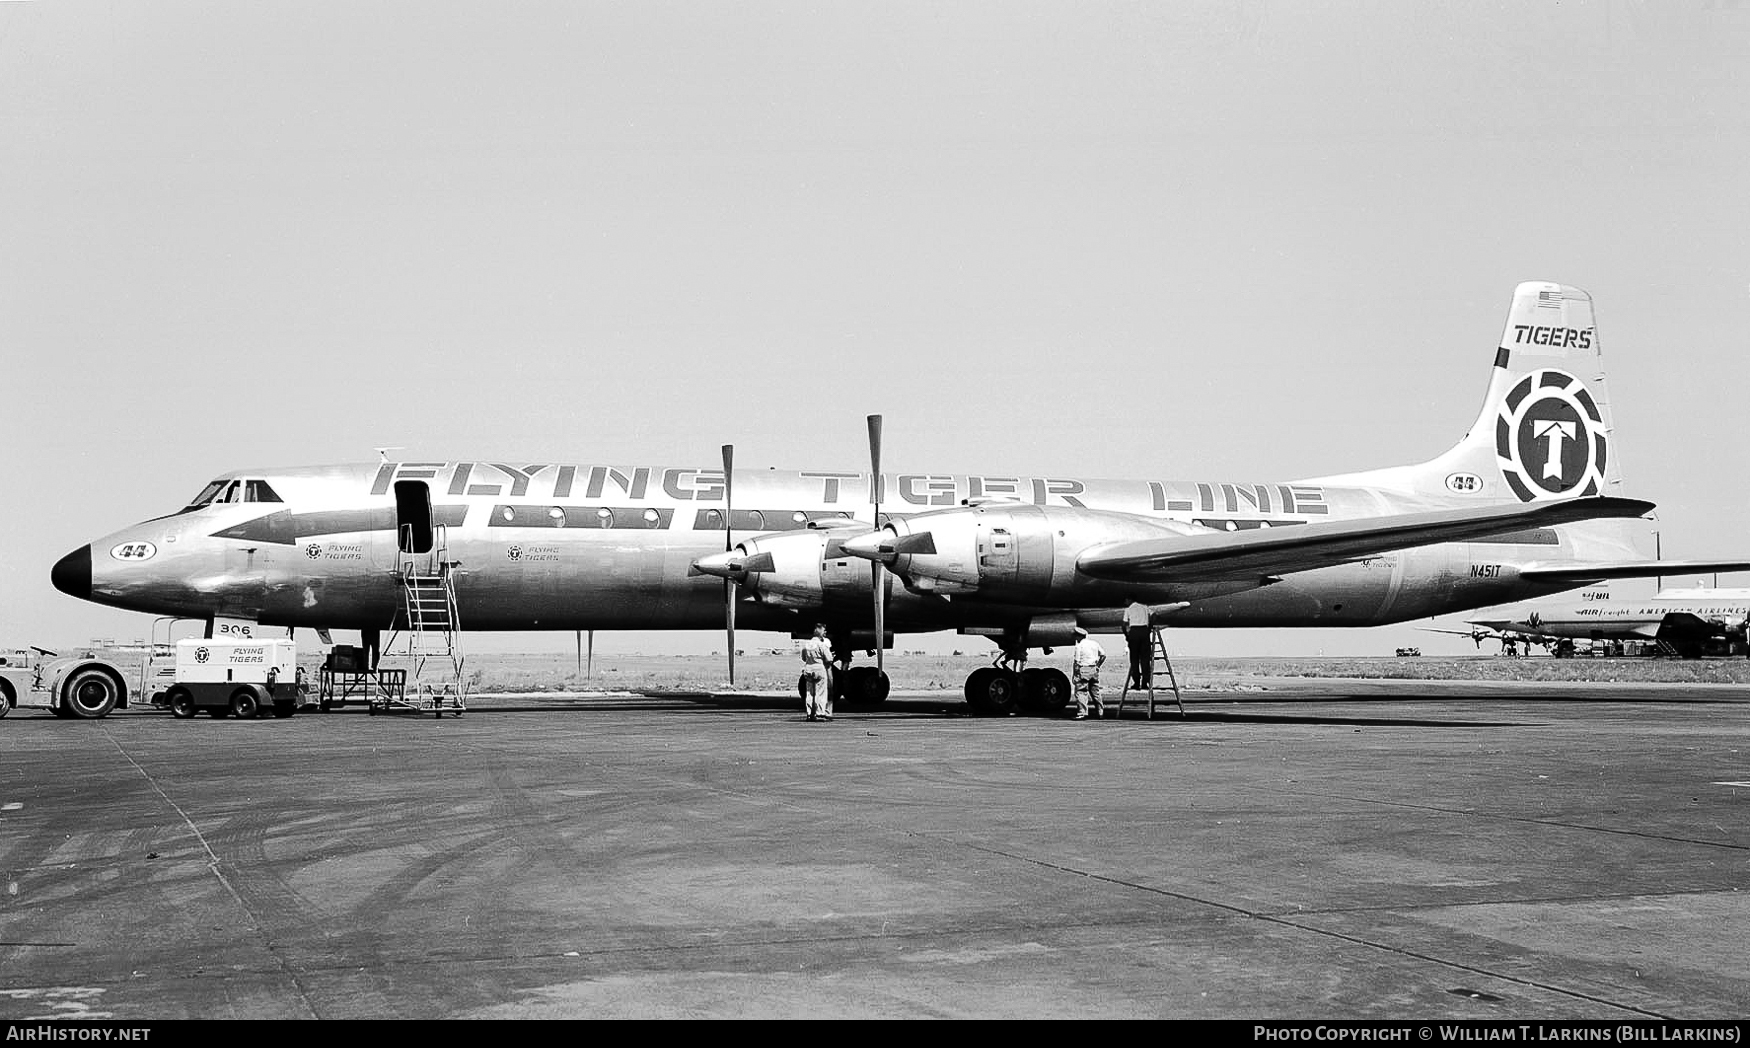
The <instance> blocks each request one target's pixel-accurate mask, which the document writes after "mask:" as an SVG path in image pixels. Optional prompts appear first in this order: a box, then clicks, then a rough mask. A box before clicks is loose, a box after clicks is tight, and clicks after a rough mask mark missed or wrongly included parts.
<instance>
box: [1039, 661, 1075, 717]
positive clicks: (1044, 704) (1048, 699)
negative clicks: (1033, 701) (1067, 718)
mask: <svg viewBox="0 0 1750 1048" xmlns="http://www.w3.org/2000/svg"><path fill="white" fill-rule="evenodd" d="M1074 694H1075V691H1074V686H1073V685H1071V684H1070V682H1069V674H1067V673H1065V672H1063V671H1062V670H1056V669H1043V670H1040V671H1039V697H1038V700H1037V701H1038V703H1039V712H1040V714H1042V715H1043V716H1046V717H1055V716H1057V715H1058V714H1060V713H1062V712H1063V709H1064V707H1065V706H1068V705H1069V700H1070V698H1071V697H1072V696H1073V695H1074Z"/></svg>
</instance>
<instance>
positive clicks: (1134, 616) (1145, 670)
mask: <svg viewBox="0 0 1750 1048" xmlns="http://www.w3.org/2000/svg"><path fill="white" fill-rule="evenodd" d="M1151 639H1152V638H1151V637H1150V636H1149V628H1148V605H1147V604H1144V603H1143V602H1142V601H1140V600H1134V599H1133V600H1132V601H1131V602H1130V606H1129V607H1128V608H1125V609H1124V643H1125V644H1126V645H1128V646H1129V648H1130V686H1131V687H1132V688H1135V689H1137V690H1138V691H1148V690H1152V689H1153V688H1154V681H1155V653H1154V645H1153V644H1151V643H1149V641H1150V640H1151Z"/></svg>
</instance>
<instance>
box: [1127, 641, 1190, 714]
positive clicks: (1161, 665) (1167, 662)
mask: <svg viewBox="0 0 1750 1048" xmlns="http://www.w3.org/2000/svg"><path fill="white" fill-rule="evenodd" d="M1149 632H1150V633H1152V634H1154V669H1153V671H1152V672H1151V673H1150V674H1149V677H1148V680H1146V681H1144V682H1143V685H1142V687H1139V688H1138V689H1137V690H1138V691H1143V690H1145V689H1146V690H1147V691H1148V719H1149V720H1154V719H1155V681H1154V679H1155V677H1156V676H1157V675H1159V674H1160V672H1161V671H1162V670H1163V669H1164V670H1166V671H1167V681H1168V683H1170V684H1172V686H1173V701H1174V702H1176V703H1178V704H1179V716H1181V717H1183V716H1185V700H1183V699H1181V698H1180V697H1179V678H1178V677H1175V676H1174V675H1173V660H1172V658H1171V657H1169V656H1168V655H1167V639H1166V637H1165V636H1163V635H1162V632H1161V629H1160V627H1158V626H1157V627H1155V628H1153V629H1151V630H1149ZM1130 684H1131V680H1130V675H1129V674H1128V673H1126V674H1125V676H1124V690H1123V691H1121V692H1119V693H1118V716H1120V717H1122V716H1124V700H1125V698H1126V697H1128V696H1129V695H1130Z"/></svg>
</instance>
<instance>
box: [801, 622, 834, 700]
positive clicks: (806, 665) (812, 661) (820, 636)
mask: <svg viewBox="0 0 1750 1048" xmlns="http://www.w3.org/2000/svg"><path fill="white" fill-rule="evenodd" d="M831 673H832V643H831V642H830V641H828V640H827V639H826V627H825V626H815V627H814V636H812V637H810V638H808V639H807V640H805V641H803V642H802V678H801V680H800V681H799V682H798V683H799V684H800V685H801V687H802V711H803V712H804V713H806V714H808V719H809V720H832V686H831V685H830V684H829V683H828V680H829V675H830V674H831Z"/></svg>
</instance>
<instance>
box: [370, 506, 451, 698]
mask: <svg viewBox="0 0 1750 1048" xmlns="http://www.w3.org/2000/svg"><path fill="white" fill-rule="evenodd" d="M400 531H401V537H400V548H401V555H400V558H399V561H400V576H401V612H400V614H399V615H398V616H397V618H396V620H395V624H394V625H395V632H394V633H392V634H391V635H390V637H389V643H388V645H387V646H386V647H385V649H384V654H385V657H391V658H399V659H401V660H403V661H404V662H405V663H406V668H405V673H406V677H405V681H406V686H410V687H411V693H409V692H408V691H407V690H406V687H403V688H402V689H401V690H400V691H399V693H398V694H391V692H389V691H388V690H386V689H384V690H379V691H377V692H374V693H373V696H372V698H371V701H370V712H372V713H382V712H387V711H389V710H395V709H401V710H412V711H414V712H416V713H430V714H432V715H433V716H436V717H442V716H443V715H444V711H446V710H448V711H449V712H450V714H451V715H453V716H460V715H461V714H462V713H463V712H464V711H465V710H467V708H468V683H467V678H466V677H465V676H464V675H463V672H462V670H463V656H462V637H461V632H462V625H461V619H460V616H458V615H457V613H456V574H455V570H454V569H455V567H456V562H455V561H452V560H450V559H449V528H448V527H446V526H445V525H442V524H439V525H435V526H433V527H432V528H431V529H430V532H429V536H426V535H420V534H416V533H415V529H413V528H412V527H411V526H405V525H404V526H403V527H402V528H401V529H400ZM421 547H423V548H421ZM401 638H405V648H404V649H402V650H400V651H397V650H396V642H397V640H399V639H401Z"/></svg>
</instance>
